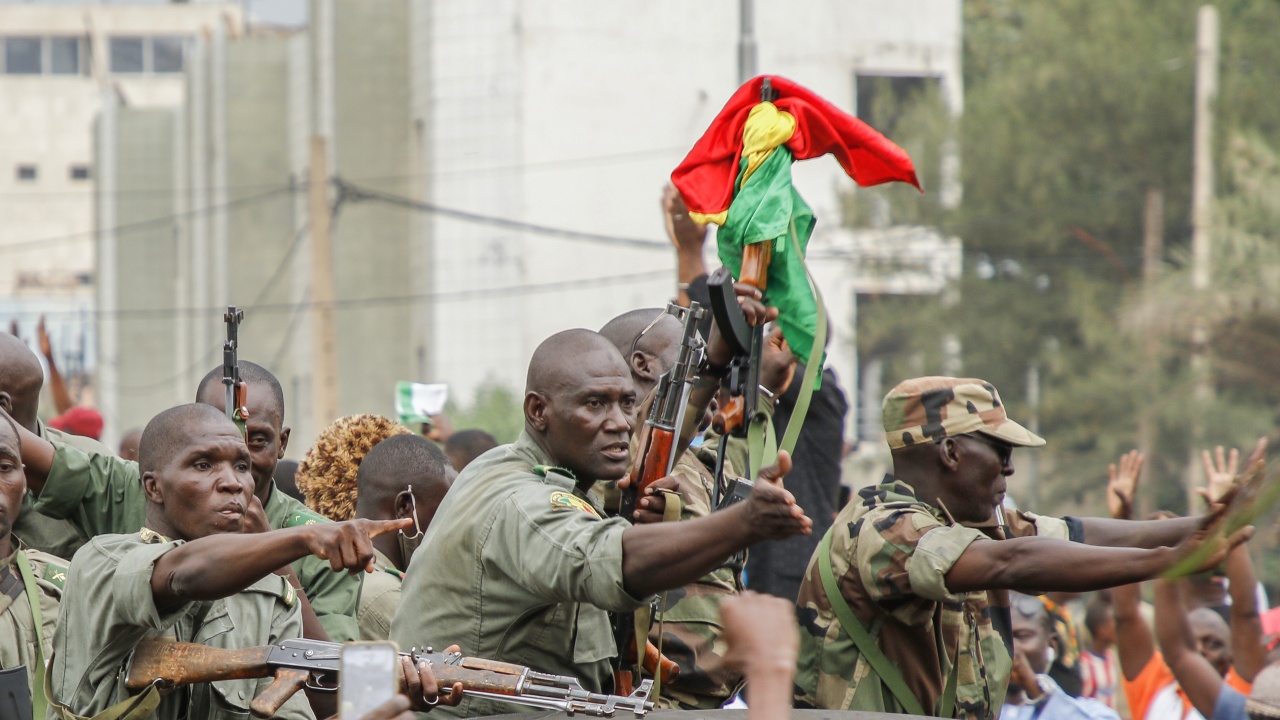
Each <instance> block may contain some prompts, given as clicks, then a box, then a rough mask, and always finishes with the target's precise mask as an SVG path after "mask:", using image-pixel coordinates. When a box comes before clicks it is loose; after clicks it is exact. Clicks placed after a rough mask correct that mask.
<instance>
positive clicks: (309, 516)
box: [36, 440, 364, 642]
mask: <svg viewBox="0 0 1280 720" xmlns="http://www.w3.org/2000/svg"><path fill="white" fill-rule="evenodd" d="M53 447H54V454H53V467H52V468H51V469H50V471H49V477H48V479H47V480H46V481H45V486H44V491H43V492H41V493H40V497H39V499H38V500H37V501H36V509H37V510H40V511H41V512H43V513H45V514H46V515H49V516H51V517H55V518H65V519H67V520H70V521H71V522H72V524H74V525H76V526H77V527H78V528H79V529H80V530H81V531H82V532H83V533H84V534H85V535H86V536H87V537H96V536H98V535H113V534H121V533H136V532H138V531H139V530H141V529H142V526H143V525H144V524H145V523H146V521H147V499H146V495H145V494H144V493H143V490H142V483H141V482H140V480H139V474H138V464H137V463H135V462H132V461H130V460H123V459H121V458H119V457H116V456H115V455H111V454H110V453H107V454H103V453H92V452H90V453H86V452H84V451H82V450H80V449H79V448H76V447H73V446H70V445H67V444H64V443H60V442H58V441H56V440H55V441H53ZM262 509H263V511H264V512H265V514H266V516H267V521H268V522H269V523H270V524H271V527H272V528H275V529H277V530H279V529H281V528H287V527H295V526H298V525H310V524H312V523H318V522H331V521H330V520H329V519H328V518H325V517H322V516H320V515H317V514H316V513H315V512H313V511H312V510H311V509H310V508H308V507H307V506H306V505H303V504H302V503H301V502H298V501H297V500H295V499H294V498H291V497H289V496H288V495H286V494H284V493H283V492H280V489H279V488H277V487H276V486H275V481H274V480H273V481H272V483H271V494H270V495H268V496H267V502H266V503H265V504H264V505H263V507H262ZM293 571H294V572H295V573H296V574H297V576H298V580H299V582H301V583H302V587H303V589H304V590H305V591H306V593H307V599H308V600H309V601H310V602H311V609H312V610H315V613H316V618H317V619H319V620H320V624H321V625H323V626H324V629H325V632H327V633H328V635H329V639H330V640H333V641H334V642H346V641H348V640H355V639H357V638H358V637H359V630H358V628H357V627H356V619H355V618H356V605H357V603H358V601H359V597H360V581H361V578H360V577H359V576H362V575H364V573H358V575H355V576H353V575H351V574H350V573H347V572H337V573H335V572H334V571H333V568H332V567H330V565H329V562H328V561H327V560H321V559H320V558H317V557H315V556H312V555H308V556H306V557H304V558H301V559H300V560H296V561H294V563H293Z"/></svg>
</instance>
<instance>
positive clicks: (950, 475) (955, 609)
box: [796, 377, 1242, 720]
mask: <svg viewBox="0 0 1280 720" xmlns="http://www.w3.org/2000/svg"><path fill="white" fill-rule="evenodd" d="M883 418H884V427H885V432H886V439H887V441H888V443H889V446H890V447H891V448H892V449H893V462H894V474H893V475H889V476H887V477H886V478H885V479H884V482H883V483H882V484H880V485H879V486H875V487H869V488H866V489H864V490H862V491H861V492H860V493H859V494H858V499H857V500H856V501H854V502H851V503H850V504H849V505H848V506H846V507H845V508H844V510H842V511H841V512H840V514H839V516H838V517H837V518H836V521H835V524H834V526H833V527H832V529H831V531H830V532H829V533H828V534H827V535H826V536H825V537H824V539H823V542H822V544H821V545H819V547H818V550H817V551H816V552H815V553H814V556H813V558H812V560H810V562H809V568H808V572H807V574H806V577H805V579H804V582H803V584H802V585H801V588H800V595H799V598H798V599H797V606H798V608H797V616H798V619H799V623H800V638H801V644H800V663H799V668H798V672H797V675H796V705H797V707H820V708H827V709H854V710H874V711H879V712H891V713H906V712H911V711H912V710H913V708H912V706H913V705H915V706H918V707H917V708H915V710H914V711H915V712H922V713H924V714H928V715H937V716H940V717H956V718H971V719H974V720H993V719H994V718H996V717H998V716H999V714H1000V707H1001V705H1002V703H1003V702H1004V697H1005V689H1006V687H1007V685H1008V682H1009V674H1010V670H1011V668H1012V660H1011V658H1010V657H1009V653H1008V651H1007V649H1006V646H1005V643H1004V642H1003V641H1002V640H1001V638H1000V636H999V634H998V633H997V632H996V630H995V629H994V628H993V624H992V618H993V616H996V615H999V614H1000V613H1001V610H1000V609H999V608H996V607H994V606H993V605H992V604H991V602H990V601H991V598H990V597H989V594H990V591H1003V590H1009V589H1012V590H1023V591H1025V590H1030V589H1032V588H1035V589H1037V590H1077V591H1078V590H1092V589H1101V588H1104V587H1111V586H1115V585H1121V584H1127V583H1130V582H1135V581H1137V580H1139V579H1141V578H1145V577H1150V576H1152V575H1155V574H1158V573H1160V572H1162V571H1164V570H1165V569H1167V568H1168V567H1170V566H1171V565H1172V564H1173V563H1174V562H1176V560H1177V559H1178V558H1179V557H1181V556H1182V554H1183V553H1184V552H1187V551H1189V550H1190V549H1191V548H1192V547H1194V546H1195V545H1196V543H1194V542H1187V543H1186V544H1185V545H1184V546H1183V547H1181V548H1179V549H1176V550H1175V549H1171V548H1170V547H1169V546H1171V545H1175V544H1177V543H1179V542H1181V541H1183V540H1184V539H1186V538H1187V537H1188V536H1189V535H1190V534H1191V533H1192V532H1193V531H1194V530H1195V529H1196V528H1197V527H1198V526H1199V523H1200V522H1201V520H1200V519H1178V520H1172V521H1152V522H1147V523H1127V522H1117V521H1111V520H1098V519H1092V518H1085V519H1078V518H1066V519H1056V518H1047V517H1038V516H1036V515H1033V514H1032V513H1018V512H1013V511H1009V510H1005V509H1003V508H1001V509H1000V516H999V517H1000V518H1001V519H1002V520H1003V521H1004V523H1003V524H1004V525H1005V526H1006V527H1004V528H999V527H997V524H996V523H995V522H994V518H996V515H995V513H994V510H995V508H997V507H999V506H1000V505H1001V503H1002V502H1003V499H1004V493H1005V477H1006V476H1008V475H1011V474H1012V473H1013V463H1012V459H1011V456H1012V451H1013V448H1014V446H1025V447H1034V446H1038V445H1043V444H1044V441H1043V440H1042V439H1041V438H1039V437H1037V436H1036V435H1034V434H1032V433H1031V432H1029V431H1028V430H1026V429H1025V428H1023V427H1022V426H1020V425H1018V424H1017V423H1015V422H1013V421H1012V420H1009V419H1008V417H1007V416H1006V415H1005V410H1004V405H1003V404H1002V403H1001V401H1000V397H999V395H998V394H997V393H996V390H995V388H994V387H993V386H991V385H990V384H989V383H985V382H983V381H981V380H973V379H957V378H937V377H934V378H917V379H915V380H908V381H906V382H903V383H901V384H900V385H898V386H897V387H895V388H894V389H893V390H892V391H890V393H889V395H888V396H887V397H886V398H885V401H884V412H883ZM1033 535H1034V536H1037V537H1028V536H1033ZM1002 538H1007V539H1002ZM993 539H995V540H1002V541H1000V542H994V541H993ZM1239 539H1242V536H1241V538H1233V541H1234V542H1238V541H1239ZM1228 545H1229V543H1228V542H1218V543H1217V546H1216V547H1215V551H1214V552H1213V553H1212V554H1211V555H1212V557H1211V560H1212V561H1213V562H1214V563H1216V562H1218V558H1219V557H1222V556H1225V552H1226V549H1227V547H1228ZM1098 546H1104V547H1098ZM1105 546H1111V547H1105ZM1210 566H1211V565H1210ZM996 594H997V595H1003V594H1004V593H1002V592H997V593H996ZM1002 605H1003V607H1004V608H1005V609H1004V611H1003V613H1004V616H1005V617H1007V603H1002Z"/></svg>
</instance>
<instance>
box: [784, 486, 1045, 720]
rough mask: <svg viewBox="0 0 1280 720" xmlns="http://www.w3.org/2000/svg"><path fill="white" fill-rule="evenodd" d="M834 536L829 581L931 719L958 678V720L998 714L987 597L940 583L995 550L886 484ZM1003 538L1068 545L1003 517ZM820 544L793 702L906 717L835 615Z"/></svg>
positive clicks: (870, 492) (1006, 664) (841, 518)
mask: <svg viewBox="0 0 1280 720" xmlns="http://www.w3.org/2000/svg"><path fill="white" fill-rule="evenodd" d="M858 497H859V498H861V502H858V501H854V502H851V503H849V504H848V505H847V506H845V508H844V510H842V511H841V512H840V514H839V515H838V516H837V517H836V520H835V524H834V525H833V526H832V529H831V535H830V537H831V548H830V558H831V565H832V575H833V576H834V578H835V579H836V582H837V585H838V586H839V588H840V593H841V595H842V596H843V598H844V600H845V601H846V602H847V603H848V604H849V607H850V608H851V609H852V611H853V614H854V615H855V616H856V617H857V618H858V620H860V621H861V622H862V623H863V626H864V627H865V628H866V629H867V631H868V633H869V634H870V635H871V636H872V637H873V638H875V639H876V642H877V645H878V646H879V647H880V649H881V650H882V651H883V652H884V654H885V655H886V656H887V657H888V659H889V661H890V662H891V663H892V664H893V665H894V666H896V667H897V668H899V669H900V670H901V673H902V676H903V678H904V679H905V681H906V684H907V687H908V688H909V689H910V690H911V692H912V693H913V694H914V695H915V696H916V698H917V699H918V700H919V701H920V704H921V705H922V706H923V707H924V708H925V709H926V710H927V711H928V710H931V709H933V711H934V712H936V708H938V707H939V699H940V698H941V696H942V694H943V688H944V683H945V682H946V679H947V676H948V675H949V673H951V672H952V668H953V667H955V670H956V699H955V717H957V718H967V719H972V720H993V719H994V718H996V717H998V716H999V714H1000V706H1001V705H1002V704H1003V702H1004V696H1005V689H1006V688H1007V686H1008V683H1009V673H1010V670H1011V668H1012V665H1013V661H1012V659H1011V658H1010V657H1009V653H1008V651H1007V650H1006V649H1005V646H1004V643H1003V641H1002V640H1001V639H1000V636H999V634H998V633H997V632H996V631H995V630H994V629H993V628H992V625H991V616H990V613H989V611H988V608H987V594H986V592H984V591H978V592H969V593H952V592H951V591H949V590H948V589H947V587H946V583H945V580H944V578H945V576H946V574H947V572H948V571H950V570H951V568H952V566H954V564H955V562H956V560H957V559H958V558H959V557H960V555H961V554H962V553H963V552H964V551H965V549H967V548H968V547H969V545H970V544H972V543H975V542H994V541H993V540H990V539H989V538H988V537H987V536H986V535H984V534H983V533H982V532H981V531H980V530H977V529H975V528H970V527H964V526H961V525H957V524H956V523H955V522H953V521H952V519H951V518H950V517H948V515H947V514H946V513H944V512H943V511H941V510H939V509H937V508H934V507H932V506H930V505H928V504H926V503H924V502H922V501H920V500H919V499H917V498H916V496H915V491H914V490H913V489H912V488H911V487H910V486H909V485H907V484H906V483H903V482H901V481H899V480H897V479H896V478H894V477H893V476H891V475H889V476H886V477H885V479H884V481H883V483H882V484H880V485H878V486H873V487H868V488H864V489H862V490H861V491H859V493H858ZM1005 519H1006V522H1007V525H1008V528H1007V530H1006V532H1007V533H1008V534H1009V535H1010V536H1027V535H1040V536H1045V537H1053V538H1057V539H1061V540H1066V539H1068V538H1069V535H1070V533H1069V529H1068V525H1067V523H1066V522H1065V521H1063V520H1060V519H1057V518H1048V517H1038V516H1036V515H1033V514H1031V513H1018V512H1013V511H1006V512H1005ZM820 553H821V548H819V551H818V552H817V553H815V554H814V557H813V559H812V560H810V562H809V568H808V572H807V573H806V575H805V579H804V582H803V583H802V584H801V586H800V595H799V598H798V599H797V616H798V618H799V622H800V662H799V667H798V672H797V674H796V706H797V707H818V708H825V709H853V710H874V711H878V712H890V713H903V712H905V710H904V709H903V708H902V707H901V706H900V705H899V704H898V702H897V701H896V700H895V699H894V697H893V696H892V695H891V694H890V692H889V691H888V690H887V689H886V688H885V687H884V686H883V684H882V683H881V682H880V680H879V678H878V677H877V676H876V675H875V674H874V673H873V672H872V670H871V667H870V665H869V664H868V662H867V661H866V659H865V658H863V657H862V656H861V653H859V652H858V649H857V647H856V646H855V645H854V643H853V641H852V640H851V639H850V638H849V636H848V634H846V633H845V632H844V630H843V628H842V627H841V625H840V621H839V620H838V619H837V618H836V616H835V613H834V612H833V611H832V609H831V604H830V603H829V602H828V601H827V597H826V595H825V593H824V592H823V588H822V580H821V577H820V574H819V572H820V571H819V567H818V565H819V559H820Z"/></svg>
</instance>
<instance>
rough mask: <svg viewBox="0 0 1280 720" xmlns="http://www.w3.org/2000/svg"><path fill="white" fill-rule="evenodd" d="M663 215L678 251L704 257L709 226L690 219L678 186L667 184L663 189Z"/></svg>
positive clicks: (668, 233)
mask: <svg viewBox="0 0 1280 720" xmlns="http://www.w3.org/2000/svg"><path fill="white" fill-rule="evenodd" d="M662 214H663V219H664V220H665V221H666V225H667V237H668V238H670V239H671V244H672V245H675V247H676V251H677V252H681V253H690V254H697V255H698V256H699V257H701V256H702V245H703V243H704V242H706V239H707V226H706V225H704V224H701V223H697V222H694V220H693V218H691V217H689V208H687V207H685V204H684V198H682V197H680V191H679V190H676V186H675V185H672V184H671V183H667V186H666V187H664V188H663V189H662Z"/></svg>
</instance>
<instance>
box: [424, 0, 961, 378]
mask: <svg viewBox="0 0 1280 720" xmlns="http://www.w3.org/2000/svg"><path fill="white" fill-rule="evenodd" d="M433 6H434V8H435V13H434V15H433V17H432V27H433V34H432V40H433V41H434V42H435V43H436V46H435V52H434V54H433V56H432V62H433V66H432V73H433V80H434V86H435V91H434V94H433V97H432V102H433V106H432V107H433V114H432V116H431V121H432V131H431V132H432V136H431V137H432V144H431V148H430V149H431V153H428V158H429V159H428V162H429V170H428V172H429V174H430V177H431V181H432V186H431V192H430V197H431V199H432V201H434V202H436V203H438V204H440V205H443V206H447V207H453V208H459V209H466V210H471V211H474V212H481V213H486V214H490V215H498V216H502V217H507V218H513V219H518V220H523V221H526V222H531V223H536V224H542V225H549V226H555V227H564V228H570V229H573V230H579V231H586V232H593V233H601V234H608V235H617V236H626V237H634V238H645V239H651V240H655V241H663V242H664V241H665V238H664V233H663V230H662V218H661V213H660V210H659V199H660V197H661V190H662V186H663V184H664V183H665V182H666V181H667V178H668V176H669V174H670V172H671V170H672V169H673V168H674V167H675V166H676V165H677V164H678V163H679V162H680V160H681V159H682V158H683V157H684V155H685V153H686V152H687V151H688V150H689V148H690V147H691V146H692V145H693V143H694V141H695V140H696V139H697V138H698V137H699V136H700V135H701V133H702V132H703V130H704V129H705V128H706V126H707V124H708V123H709V122H710V121H711V119H712V118H713V117H714V115H715V113H716V112H717V111H718V110H719V109H720V107H721V106H722V105H723V103H724V102H725V101H726V100H727V99H728V97H729V96H730V95H731V94H732V92H733V91H734V90H735V89H736V87H737V85H738V78H737V45H738V2H737V1H736V0H707V1H704V2H698V3H689V2H682V1H680V0H655V1H653V2H644V3H639V2H636V3H626V4H622V3H598V2H592V1H591V0H559V1H558V2H537V3H535V2H524V3H516V2H512V1H511V0H506V1H503V2H488V3H474V2H469V1H468V0H437V1H436V2H435V3H434V4H433ZM756 8H757V9H756V35H757V39H758V47H759V71H760V72H761V73H771V74H779V75H784V76H787V77H789V78H791V79H792V80H795V81H797V82H799V83H801V84H803V85H806V86H807V87H809V88H810V89H812V90H814V91H815V92H818V93H819V94H821V95H823V96H824V97H826V98H827V99H829V100H831V101H832V102H834V103H836V104H837V105H839V106H841V107H843V108H845V109H847V110H850V111H852V110H853V109H854V108H853V106H854V98H855V97H856V86H855V79H854V78H855V75H856V73H857V72H859V71H861V72H872V73H883V74H895V73H902V74H927V75H934V74H936V75H940V76H942V78H943V86H944V90H945V92H946V94H947V96H948V98H949V99H950V101H951V104H952V107H953V108H954V109H955V110H956V111H958V110H959V105H960V93H961V90H962V88H961V84H960V30H961V28H960V3H959V0H926V1H922V2H914V3H896V2H891V1H889V0H807V1H799V2H788V3H766V2H761V1H760V0H757V3H756ZM795 178H796V183H797V186H798V188H799V189H800V191H801V192H802V194H804V196H805V198H806V200H807V201H808V202H809V203H810V204H811V205H812V206H813V208H814V210H815V213H816V214H817V216H818V223H819V224H818V229H817V232H816V233H815V237H814V241H813V243H814V244H813V246H812V247H813V249H814V251H815V252H817V251H820V250H821V249H822V248H824V247H826V246H827V244H828V243H835V241H834V240H828V239H826V238H827V233H829V232H830V231H831V230H833V229H835V228H836V227H837V226H838V224H839V222H840V217H839V213H838V210H837V208H838V194H837V190H838V189H847V188H850V187H852V186H853V183H852V181H851V180H849V179H848V178H847V177H845V176H844V174H843V173H842V171H841V170H840V168H839V166H838V165H837V164H836V162H835V161H834V160H833V159H831V158H823V159H818V160H813V161H808V162H804V163H798V164H797V165H796V166H795ZM432 227H433V231H434V235H433V237H432V242H433V244H434V257H435V258H436V262H435V274H434V275H433V281H434V283H435V290H436V292H438V293H444V294H446V295H447V294H449V293H462V292H466V291H472V290H477V289H482V288H501V287H504V286H510V285H516V284H543V283H557V282H563V283H567V284H568V287H566V288H565V289H561V290H556V291H552V292H545V291H544V292H536V293H527V294H524V295H522V296H519V297H491V298H487V299H486V298H484V297H479V298H476V297H470V296H468V299H467V300H466V301H465V302H461V301H458V300H453V299H449V298H447V297H446V298H442V299H439V300H438V301H437V302H436V306H435V317H436V320H437V323H438V324H437V331H436V332H435V333H434V336H435V342H434V343H433V347H432V353H433V354H432V362H431V367H432V369H433V370H432V375H433V377H432V378H430V379H432V380H443V381H447V382H449V383H450V384H451V385H452V386H453V388H454V392H455V394H456V396H458V397H460V398H461V399H463V400H464V401H465V400H467V399H469V398H470V396H471V393H472V391H473V389H474V387H475V386H476V385H477V384H478V383H480V382H481V381H483V380H484V379H485V378H486V377H493V378H496V379H498V380H499V381H500V382H503V383H504V384H506V385H508V386H509V387H512V388H515V389H519V388H522V387H523V383H524V371H525V367H526V365H527V361H528V358H529V356H530V355H531V354H532V352H533V349H534V348H535V347H536V346H537V344H538V343H539V342H540V341H541V340H542V339H544V338H545V337H547V336H548V335H550V334H552V333H554V332H556V331H558V330H562V329H565V328H568V327H588V328H593V329H594V328H598V327H599V326H600V325H602V324H604V323H605V322H606V321H607V320H609V319H610V318H611V317H613V316H615V315H617V314H618V313H620V312H623V311H626V310H629V309H632V308H635V307H641V306H652V305H660V304H662V302H663V301H664V300H665V299H667V298H669V297H671V296H672V295H673V294H674V291H675V288H674V284H675V277H674V256H673V253H672V252H670V251H669V250H658V251H650V250H637V249H631V248H621V247H612V246H607V245H598V244H591V243H584V242H579V241H569V240H561V239H556V238H550V237H545V236H538V235H532V234H520V233H514V232H511V231H506V230H495V229H493V228H489V227H485V226H480V225H474V224H467V223H462V222H458V221H451V220H443V219H437V220H436V221H435V222H434V223H433V226H432ZM837 244H839V243H837ZM709 245H710V244H709ZM708 250H709V252H711V248H710V247H709V248H708ZM848 262H849V261H840V262H836V263H835V264H834V265H833V264H832V263H826V266H825V269H820V270H819V274H823V275H828V276H830V275H833V274H834V275H837V276H838V275H839V274H840V273H842V272H844V271H845V268H846V267H847V266H848ZM716 264H718V263H713V264H712V267H714V266H715V265H716ZM624 274H626V275H630V276H631V277H630V278H628V279H624V280H619V281H617V282H616V283H614V284H612V285H610V286H607V287H590V288H575V287H574V285H575V284H579V283H590V282H593V281H595V279H597V278H600V277H602V276H613V275H624ZM837 284H838V283H837ZM828 300H829V304H831V306H832V314H833V317H832V320H833V323H834V324H835V326H836V328H837V338H836V345H835V346H833V357H832V362H833V363H835V364H836V367H837V368H852V367H853V361H852V335H851V332H850V331H849V330H848V329H847V328H848V326H850V325H851V319H852V313H853V308H852V300H853V298H852V292H851V291H850V290H849V288H847V287H840V288H838V292H837V293H835V294H833V295H831V296H830V297H829V298H828ZM838 372H841V374H842V375H847V374H848V373H847V372H844V371H843V370H838ZM843 380H844V382H845V385H846V387H852V386H853V380H852V378H849V377H844V378H843Z"/></svg>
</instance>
